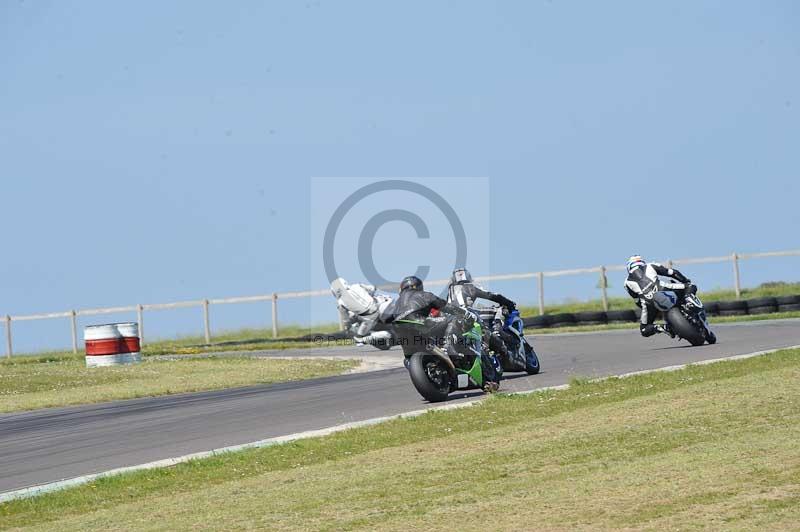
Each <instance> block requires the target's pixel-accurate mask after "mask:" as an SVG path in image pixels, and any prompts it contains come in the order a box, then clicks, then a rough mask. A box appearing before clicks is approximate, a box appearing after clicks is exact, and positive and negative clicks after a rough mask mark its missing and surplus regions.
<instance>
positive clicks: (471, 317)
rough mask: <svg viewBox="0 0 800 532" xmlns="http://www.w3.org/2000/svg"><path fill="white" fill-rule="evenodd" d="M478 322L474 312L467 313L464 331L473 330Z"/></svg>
mask: <svg viewBox="0 0 800 532" xmlns="http://www.w3.org/2000/svg"><path fill="white" fill-rule="evenodd" d="M476 321H478V318H477V316H475V314H473V313H472V312H467V314H466V316H464V330H465V331H468V330H470V329H472V327H473V326H474V325H475V322H476Z"/></svg>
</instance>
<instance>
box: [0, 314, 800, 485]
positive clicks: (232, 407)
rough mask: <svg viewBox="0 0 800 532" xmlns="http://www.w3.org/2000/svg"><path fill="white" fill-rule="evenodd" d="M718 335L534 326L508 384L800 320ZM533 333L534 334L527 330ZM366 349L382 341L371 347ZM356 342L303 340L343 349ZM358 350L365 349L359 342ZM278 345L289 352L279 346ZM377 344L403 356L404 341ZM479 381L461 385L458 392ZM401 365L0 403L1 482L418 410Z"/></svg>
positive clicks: (789, 340) (692, 355) (762, 332)
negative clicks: (686, 338)
mask: <svg viewBox="0 0 800 532" xmlns="http://www.w3.org/2000/svg"><path fill="white" fill-rule="evenodd" d="M716 329H717V333H718V336H719V343H717V344H716V345H714V346H703V347H689V346H688V343H686V342H680V343H678V342H677V341H675V340H670V339H669V338H666V337H664V336H663V335H659V336H658V337H655V338H652V339H647V340H646V339H643V338H641V337H639V333H638V331H635V330H620V331H609V332H602V333H582V334H565V335H542V336H533V344H534V347H535V348H536V351H537V353H539V356H540V359H541V363H542V373H541V374H539V375H536V376H532V377H528V376H527V375H524V374H523V375H520V374H513V375H510V376H509V378H507V379H506V380H505V381H504V382H503V386H502V388H503V389H504V390H513V391H517V390H529V389H534V388H539V387H543V386H552V385H557V384H563V383H565V382H567V381H568V380H569V378H570V377H571V376H575V375H578V376H584V377H590V376H603V375H614V374H620V373H627V372H631V371H637V370H644V369H652V368H658V367H663V366H669V365H674V364H685V363H689V362H696V361H700V360H704V359H711V358H719V357H723V356H731V355H737V354H745V353H751V352H754V351H761V350H767V349H773V348H778V347H786V346H792V345H800V320H785V321H770V322H751V323H741V324H729V325H719V326H717V327H716ZM529 337H530V335H529ZM366 349H369V350H370V353H372V352H377V350H374V349H372V348H369V347H368V348H366ZM353 351H354V350H353V348H334V349H328V350H323V349H317V350H304V351H303V350H298V351H297V353H298V354H302V355H305V356H308V355H314V354H324V353H328V354H336V355H342V354H347V353H350V352H353ZM355 352H357V353H358V352H363V351H355ZM280 354H281V355H282V356H286V355H287V354H291V352H285V351H284V352H281V353H280ZM381 356H387V357H397V358H398V359H399V357H401V353H400V351H399V349H396V348H395V349H392V350H390V351H388V352H385V353H383V354H382V355H381ZM475 395H476V392H472V393H470V394H469V395H467V394H463V393H462V394H454V396H453V397H454V398H453V401H463V400H465V399H464V398H465V396H475ZM425 404H426V403H425V402H424V401H423V400H422V399H421V398H420V396H419V395H417V393H416V391H415V390H414V388H413V387H412V385H411V382H410V380H409V378H408V376H407V375H406V371H405V369H403V368H397V369H389V370H383V371H375V372H371V373H361V374H352V375H345V376H339V377H329V378H323V379H316V380H313V381H304V382H296V383H286V384H279V385H270V386H253V387H247V388H237V389H231V390H223V391H216V392H201V393H193V394H185V395H174V396H168V397H158V398H151V399H136V400H130V401H119V402H114V403H104V404H99V405H89V406H80V407H70V408H57V409H46V410H39V411H33V412H25V413H19V414H3V415H0V493H2V492H6V491H11V490H14V489H19V488H23V487H27V486H32V485H37V484H43V483H47V482H52V481H57V480H62V479H66V478H71V477H76V476H79V475H84V474H89V473H97V472H101V471H106V470H109V469H114V468H118V467H123V466H130V465H136V464H141V463H146V462H152V461H155V460H160V459H164V458H170V457H175V456H180V455H184V454H189V453H194V452H199V451H206V450H210V449H214V448H219V447H225V446H229V445H236V444H242V443H247V442H251V441H256V440H260V439H264V438H269V437H274V436H281V435H286V434H292V433H296V432H301V431H305V430H311V429H319V428H324V427H330V426H334V425H338V424H341V423H345V422H350V421H358V420H364V419H369V418H374V417H379V416H385V415H391V414H397V413H402V412H406V411H410V410H418V409H420V408H423V407H424V406H425Z"/></svg>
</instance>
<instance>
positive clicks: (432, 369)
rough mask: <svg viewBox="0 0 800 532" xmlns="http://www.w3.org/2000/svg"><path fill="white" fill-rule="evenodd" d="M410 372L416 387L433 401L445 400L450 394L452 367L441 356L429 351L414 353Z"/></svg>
mask: <svg viewBox="0 0 800 532" xmlns="http://www.w3.org/2000/svg"><path fill="white" fill-rule="evenodd" d="M408 373H409V375H410V376H411V382H412V383H413V384H414V388H416V389H417V391H418V392H419V394H420V395H421V396H422V397H424V398H425V399H427V400H428V401H430V402H431V403H438V402H441V401H444V400H446V399H447V396H448V395H449V394H450V389H451V375H450V369H449V368H448V367H447V364H446V363H445V361H444V360H442V359H441V358H440V357H438V356H436V355H431V354H429V353H414V354H413V355H412V356H411V360H410V362H409V365H408Z"/></svg>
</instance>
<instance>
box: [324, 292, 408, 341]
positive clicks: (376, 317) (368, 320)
mask: <svg viewBox="0 0 800 532" xmlns="http://www.w3.org/2000/svg"><path fill="white" fill-rule="evenodd" d="M331 294H333V297H335V298H336V306H337V308H338V310H339V317H340V320H341V322H342V324H343V325H344V328H345V330H346V331H347V332H349V333H350V334H352V335H353V339H354V340H355V341H356V343H357V344H360V345H363V344H372V345H388V342H390V341H391V339H392V334H391V333H390V332H389V331H387V330H375V329H376V327H377V326H379V324H383V323H386V320H387V319H388V318H389V317H390V316H391V314H392V309H393V306H394V300H393V299H392V297H391V296H390V295H388V294H386V293H384V292H381V291H380V290H377V289H376V288H375V287H374V286H373V285H371V284H365V283H354V284H349V283H348V282H347V281H345V280H344V279H342V278H341V277H339V278H337V279H334V280H333V282H332V283H331ZM378 328H380V327H378Z"/></svg>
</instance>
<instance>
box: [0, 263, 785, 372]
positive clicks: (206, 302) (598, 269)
mask: <svg viewBox="0 0 800 532" xmlns="http://www.w3.org/2000/svg"><path fill="white" fill-rule="evenodd" d="M789 256H800V250H788V251H769V252H763V253H742V254H740V253H731V254H730V255H723V256H718V257H702V258H693V259H680V260H665V261H662V262H663V263H664V264H666V265H668V266H674V265H681V266H683V265H686V264H709V263H724V262H729V263H730V264H731V266H732V271H733V286H734V289H735V291H736V297H737V298H740V297H741V282H740V275H739V266H740V262H741V261H742V260H750V259H759V258H772V257H789ZM624 270H625V267H624V266H622V265H616V266H594V267H590V268H573V269H568V270H557V271H539V272H527V273H511V274H503V275H489V276H483V277H476V280H478V281H484V282H488V281H491V282H502V281H511V280H525V279H531V280H535V282H536V286H537V292H538V303H539V314H540V315H542V314H544V284H545V278H549V277H561V276H566V275H587V274H589V275H597V276H599V286H600V290H601V292H600V296H601V300H602V304H603V309H604V310H606V311H607V310H608V279H607V273H608V272H610V271H619V272H622V271H624ZM447 282H448V281H447V280H446V279H439V280H434V281H425V284H426V285H427V286H444V285H446V284H447ZM381 288H383V289H386V290H395V289H396V287H395V286H384V287H381ZM306 297H330V291H329V290H328V289H322V290H304V291H297V292H282V293H271V294H263V295H256V296H244V297H229V298H220V299H196V300H192V301H179V302H175V303H155V304H149V305H144V304H138V305H129V306H124V307H107V308H96V309H84V310H67V311H64V312H51V313H46V314H31V315H25V316H20V315H11V314H6V315H5V317H2V315H0V320H2V321H4V323H5V332H6V354H7V356H9V357H10V356H12V354H13V353H14V345H13V332H12V324H13V322H15V321H29V320H47V319H66V320H68V321H69V323H70V331H71V334H72V351H73V352H75V353H77V352H78V324H77V318H78V317H80V316H96V315H103V314H119V313H130V314H135V316H136V323H137V324H138V326H139V336H140V338H141V342H142V345H144V336H145V327H144V317H145V312H151V311H154V310H167V309H177V308H197V309H200V311H201V314H200V315H201V318H202V326H203V336H204V339H205V343H206V344H210V343H211V317H210V307H211V306H214V305H231V304H240V303H258V302H263V303H269V304H270V309H271V321H272V337H273V338H277V337H278V301H279V300H281V299H295V298H306ZM776 303H777V306H778V310H781V311H785V310H800V300H794V299H792V300H789V299H785V300H782V299H781V298H776ZM720 311H721V312H722V307H720ZM726 312H731V313H744V314H746V313H747V307H746V306H745V307H740V308H738V309H737V308H731V309H730V310H727V311H726ZM596 317H597V316H595V318H596ZM580 319H584V317H581V318H580ZM586 319H587V320H589V321H597V320H596V319H594V318H592V319H589V317H588V316H587V317H586ZM607 320H608V321H612V322H614V321H620V319H619V317H617V316H616V315H614V317H613V318H612V317H611V315H607ZM626 321H627V320H626ZM631 321H632V320H631ZM544 323H551V321H548V320H541V324H544ZM555 323H556V324H562V325H571V324H575V323H579V321H578V317H577V316H574V315H572V316H561V317H559V318H557V321H556V322H555ZM538 326H542V325H538ZM311 336H312V337H313V336H314V335H311Z"/></svg>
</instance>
